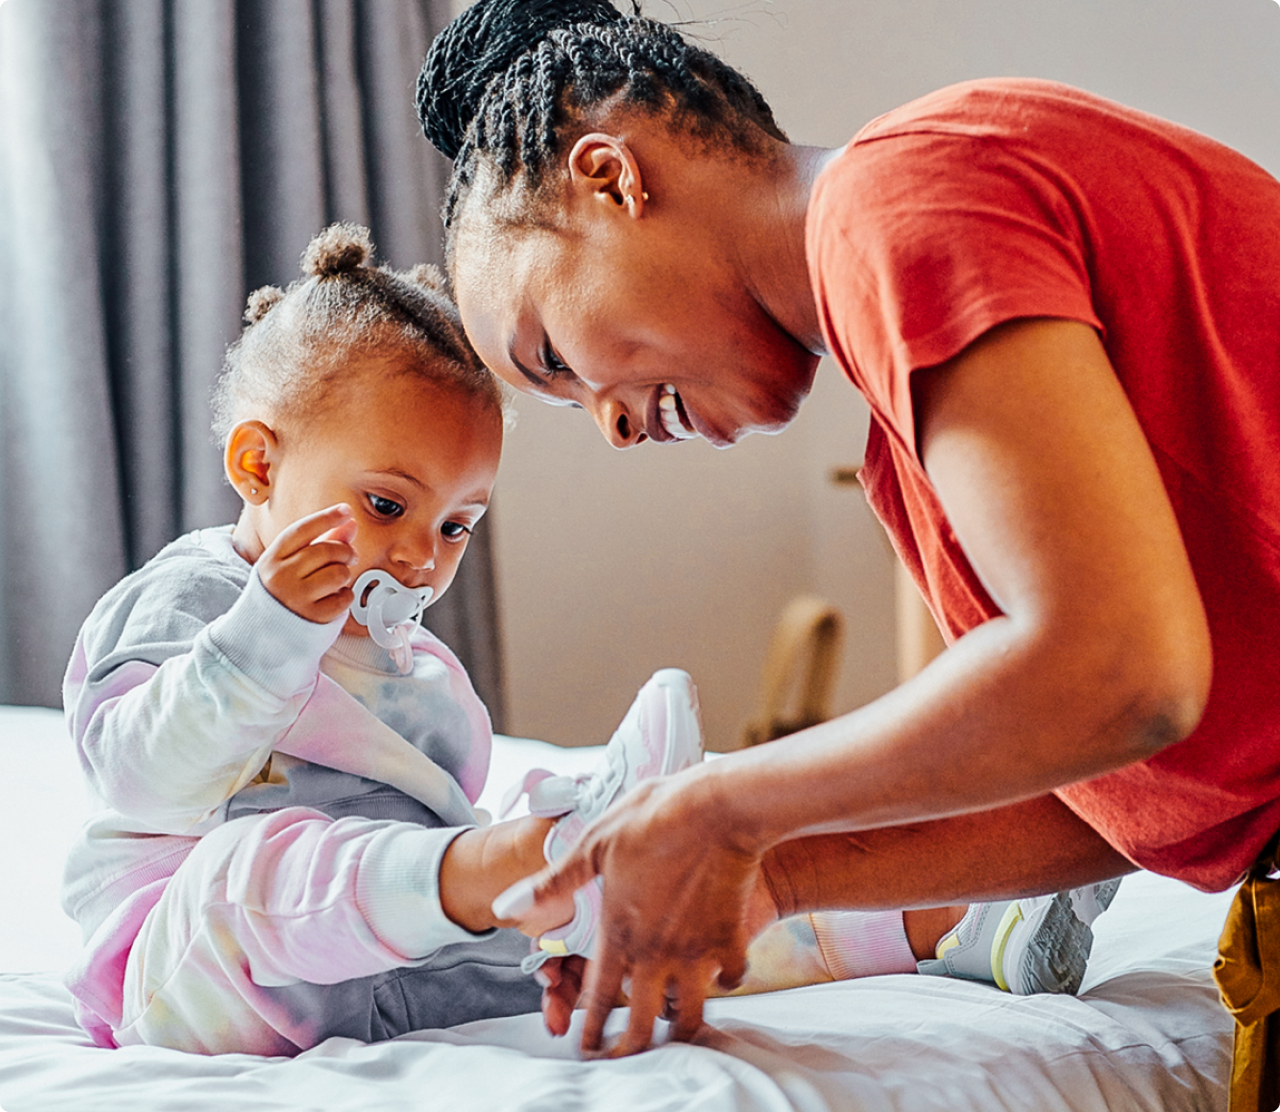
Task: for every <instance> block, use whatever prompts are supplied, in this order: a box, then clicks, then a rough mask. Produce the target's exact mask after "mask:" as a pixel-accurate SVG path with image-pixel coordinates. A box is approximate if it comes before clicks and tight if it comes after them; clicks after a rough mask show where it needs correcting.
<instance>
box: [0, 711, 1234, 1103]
mask: <svg viewBox="0 0 1280 1112" xmlns="http://www.w3.org/2000/svg"><path fill="white" fill-rule="evenodd" d="M594 759H595V755H594V753H593V752H591V751H582V750H577V751H575V750H558V749H553V748H552V747H550V746H545V745H542V744H541V743H539V742H531V741H523V740H513V739H501V740H500V742H499V745H498V750H497V753H496V755H495V767H494V772H493V775H492V776H491V778H490V784H491V788H492V789H493V791H491V792H489V793H487V794H486V800H485V801H486V802H490V801H492V798H493V792H494V791H496V792H498V793H499V794H500V792H501V789H502V788H503V787H505V785H506V784H507V783H509V782H510V781H511V780H513V779H514V778H515V776H516V775H517V774H518V773H520V772H522V771H523V770H524V769H525V768H527V767H530V766H532V765H537V764H541V765H545V766H548V767H555V768H558V769H563V770H565V771H576V770H578V769H581V768H583V767H589V766H590V764H591V763H592V762H593V761H594ZM0 770H2V772H3V774H2V775H0V846H2V847H3V849H2V850H0V862H3V866H2V870H3V871H2V873H0V916H2V918H0V969H3V970H10V971H12V972H6V973H4V974H0V1107H2V1108H3V1109H5V1110H7V1112H187V1110H193V1112H194V1110H201V1112H204V1110H208V1109H221V1108H227V1109H235V1110H237V1112H269V1110H271V1112H274V1110H282V1112H283V1110H286V1109H287V1110H290V1112H301V1110H310V1109H316V1110H321V1109H323V1110H326V1112H335V1110H342V1112H346V1110H350V1112H398V1110H400V1109H404V1110H408V1109H415V1110H428V1109H450V1110H453V1109H457V1110H466V1112H472V1110H474V1112H487V1110H490V1109H492V1110H494V1112H499V1110H501V1112H533V1110H544V1109H545V1110H547V1112H553V1110H554V1112H560V1110H563V1109H574V1110H580V1112H615V1110H621V1109H626V1110H632V1109H634V1110H644V1112H685V1110H705V1112H755V1110H760V1112H766V1110H767V1112H773V1110H778V1112H782V1110H797V1112H810V1110H814V1112H817V1110H832V1112H834V1110H859V1112H861V1110H866V1112H926V1110H929V1112H933V1110H937V1112H944V1110H945V1112H966V1110H970V1109H972V1110H974V1112H979V1110H981V1112H995V1110H1002V1109H1008V1110H1036V1112H1041V1110H1043V1112H1101V1110H1103V1109H1107V1110H1111V1112H1114V1110H1118V1109H1124V1110H1147V1109H1150V1110H1152V1112H1155V1110H1161V1112H1180V1110H1188V1112H1190V1110H1196V1112H1210V1110H1216V1109H1225V1107H1226V1099H1225V1093H1224V1084H1225V1078H1226V1076H1227V1072H1228V1067H1229V1056H1230V1024H1229V1022H1228V1020H1227V1017H1226V1015H1225V1013H1224V1012H1223V1011H1222V1009H1221V1006H1220V1005H1219V1004H1218V1002H1217V994H1216V991H1215V989H1214V987H1213V981H1212V978H1211V976H1210V974H1209V968H1210V964H1211V961H1212V955H1213V951H1214V946H1215V944H1216V939H1217V935H1218V931H1219V929H1220V926H1221V922H1222V918H1223V916H1224V915H1225V910H1226V904H1227V901H1228V898H1229V897H1228V896H1227V895H1225V894H1223V895H1217V896H1204V895H1200V894H1198V893H1195V892H1193V891H1191V890H1190V889H1187V888H1185V887H1183V886H1181V885H1178V884H1176V883H1174V882H1171V881H1168V880H1164V879H1161V878H1158V877H1154V876H1151V875H1149V874H1138V875H1137V876H1134V877H1130V878H1128V879H1127V880H1126V881H1125V883H1124V885H1123V886H1122V887H1121V890H1120V894H1119V896H1118V897H1117V899H1116V902H1115V904H1114V905H1113V906H1112V908H1111V910H1110V911H1108V912H1107V914H1106V915H1104V916H1103V917H1102V918H1101V919H1100V920H1099V921H1098V924H1097V932H1096V933H1097V942H1096V945H1095V949H1094V959H1093V962H1092V963H1091V967H1090V971H1089V975H1088V977H1087V979H1086V982H1085V986H1084V991H1083V992H1082V993H1081V995H1080V997H1078V998H1071V997H1012V996H1008V995H1006V994H1003V993H1000V992H997V991H995V990H994V989H990V988H986V987H983V986H979V985H974V984H968V983H964V982H959V981H950V980H943V979H941V978H933V977H928V978H926V977H910V976H898V977H881V978H871V979H867V980H863V981H855V982H846V983H843V984H835V985H821V986H813V987H810V988H803V989H793V990H790V991H788V992H782V993H775V994H772V995H768V996H760V997H748V998H741V999H735V1000H725V1001H713V1002H711V1003H710V1004H709V1006H708V1009H707V1018H708V1021H709V1026H708V1027H707V1028H706V1029H705V1030H704V1032H703V1034H702V1035H701V1036H700V1038H699V1039H698V1041H697V1043H696V1044H693V1045H687V1046H686V1045H668V1046H663V1047H660V1048H659V1049H657V1050H655V1051H652V1052H650V1053H649V1054H645V1055H641V1056H640V1057H637V1058H632V1059H626V1060H622V1061H593V1062H584V1061H580V1060H579V1059H578V1057H577V1055H576V1053H575V1045H576V1044H575V1041H574V1038H573V1036H570V1038H569V1039H566V1040H553V1039H551V1038H550V1037H549V1036H547V1035H546V1034H545V1033H544V1032H543V1030H542V1027H541V1023H540V1021H539V1019H538V1017H536V1016H521V1017H515V1018H509V1019H502V1020H493V1021H485V1022H481V1023H472V1024H468V1025H465V1026H463V1027H457V1028H453V1029H451V1030H448V1031H428V1032H418V1033H415V1034H413V1035H409V1036H404V1037H402V1038H399V1039H396V1040H393V1041H391V1042H388V1043H381V1044H377V1045H373V1046H365V1045H363V1044H359V1043H355V1042H352V1041H350V1040H343V1039H331V1040H329V1041H328V1042H326V1043H324V1044H323V1045H322V1046H320V1047H317V1048H316V1049H315V1050H313V1051H310V1052H308V1053H306V1054H303V1055H301V1056H299V1057H298V1058H295V1059H292V1060H289V1059H261V1058H253V1057H250V1056H247V1055H224V1056H221V1057H217V1058H205V1057H200V1056H196V1055H187V1054H181V1053H177V1052H174V1051H166V1050H158V1049H153V1048H146V1047H131V1048H127V1049H124V1050H100V1049H96V1048H93V1047H90V1046H88V1045H87V1043H86V1040H85V1039H84V1037H83V1035H82V1034H81V1033H80V1032H79V1030H78V1029H77V1028H76V1027H75V1024H74V1021H73V1020H72V1016H71V1006H70V1000H69V997H68V996H67V993H66V991H65V990H64V989H63V988H62V986H61V984H60V983H59V981H58V978H57V975H56V973H54V972H49V971H48V970H52V969H55V968H57V967H59V966H60V965H61V964H62V963H63V962H64V961H65V960H66V957H67V955H68V954H70V953H72V952H74V948H75V944H76V936H75V931H74V929H70V928H69V924H67V923H66V921H65V920H64V919H63V918H62V916H61V912H60V911H58V909H57V904H56V895H55V894H56V889H57V879H58V872H59V868H60V864H59V862H60V858H61V855H62V852H63V849H64V848H65V845H66V842H67V840H68V839H69V837H70V834H71V831H72V830H73V829H74V827H75V825H76V823H77V821H78V817H79V814H80V811H81V799H82V795H81V790H80V788H79V784H78V779H77V778H76V773H75V769H74V763H73V758H72V756H71V752H70V747H69V743H67V742H66V740H65V738H64V737H63V736H62V730H61V720H60V717H59V716H57V715H55V714H53V713H52V712H44V711H26V710H23V711H17V710H14V709H12V708H8V709H5V708H0ZM38 969H43V970H46V971H44V972H31V970H38ZM624 1018H625V1013H623V1014H620V1015H619V1016H617V1017H615V1022H616V1023H618V1024H619V1025H620V1024H621V1023H622V1022H623V1020H624Z"/></svg>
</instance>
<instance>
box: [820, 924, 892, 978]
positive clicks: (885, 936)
mask: <svg viewBox="0 0 1280 1112" xmlns="http://www.w3.org/2000/svg"><path fill="white" fill-rule="evenodd" d="M809 918H810V920H811V921H812V923H813V933H814V934H815V935H816V936H817V938H818V948H819V950H821V951H822V960H823V961H825V962H826V963H827V969H828V970H830V972H831V975H832V977H834V978H835V979H836V980H837V981H846V980H849V979H850V978H853V977H874V976H877V975H879V974H882V973H914V972H915V971H916V956H915V954H913V953H912V952H911V945H910V944H909V943H908V942H907V929H906V926H905V924H904V923H903V921H902V912H901V911H814V912H812V913H811V914H810V916H809Z"/></svg>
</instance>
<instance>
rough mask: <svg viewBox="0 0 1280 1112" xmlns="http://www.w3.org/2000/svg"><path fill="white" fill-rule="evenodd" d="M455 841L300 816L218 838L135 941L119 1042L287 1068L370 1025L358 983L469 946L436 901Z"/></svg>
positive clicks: (193, 859)
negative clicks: (248, 1058)
mask: <svg viewBox="0 0 1280 1112" xmlns="http://www.w3.org/2000/svg"><path fill="white" fill-rule="evenodd" d="M483 833H485V832H483V831H465V832H463V834H462V835H461V836H467V835H472V836H477V835H480V834H483ZM536 833H537V832H536V831H531V833H530V840H531V841H536ZM459 837H460V835H459V832H458V831H457V830H456V829H445V830H431V829H426V828H423V827H419V826H416V825H414V824H410V823H397V822H384V821H375V820H371V819H363V818H344V819H338V820H333V819H330V818H328V817H327V816H325V815H323V814H320V813H319V812H316V811H311V810H308V809H306V808H288V809H286V810H283V811H277V812H274V813H271V814H264V815H255V816H250V817H246V818H241V819H237V820H235V821H233V822H230V823H227V824H226V825H224V826H222V827H219V828H218V829H217V830H214V831H213V832H211V833H210V834H208V835H207V836H205V837H204V838H202V839H201V840H200V842H199V843H197V845H196V846H195V848H194V849H193V850H192V852H191V855H190V856H189V857H188V858H187V860H186V861H184V862H183V864H182V865H181V866H180V867H179V869H178V870H177V872H176V873H175V874H174V876H173V878H172V879H171V880H170V882H169V885H168V888H167V889H166V891H165V893H164V895H163V896H162V897H161V898H160V900H159V902H158V903H157V904H156V906H155V907H154V908H153V909H152V911H151V913H150V914H149V915H148V917H147V919H146V920H145V922H144V924H143V928H142V930H141V931H140V932H139V934H138V937H137V939H136V941H135V943H134V945H133V948H132V949H131V951H130V955H129V959H128V963H127V965H126V971H125V982H124V1006H123V1016H122V1022H121V1027H120V1029H119V1030H118V1031H117V1032H116V1038H117V1041H118V1042H119V1043H121V1044H122V1045H124V1044H131V1043H146V1044H151V1045H162V1046H170V1047H175V1048H178V1049H184V1050H190V1051H196V1052H201V1053H207V1054H212V1053H224V1052H230V1051H245V1052H249V1053H256V1054H285V1055H292V1054H296V1053H297V1052H298V1051H299V1050H301V1049H305V1048H307V1047H310V1046H313V1045H315V1044H316V1043H317V1042H318V1041H321V1040H322V1039H324V1038H327V1037H329V1035H331V1034H337V1033H351V1034H355V1029H353V1028H352V1026H351V1025H352V1024H353V1023H354V1024H356V1029H358V1028H359V1026H360V1024H367V1023H368V1019H367V1017H363V1018H362V1017H361V1016H360V1015H359V1014H358V1013H359V1012H360V1009H362V1008H367V1006H368V1005H367V1000H368V997H369V994H370V992H371V989H370V988H369V987H368V985H367V984H362V983H361V979H365V978H373V977H376V976H377V975H379V974H383V973H385V972H387V971H388V970H393V969H397V968H400V967H405V966H416V965H421V964H422V963H423V962H424V961H426V960H427V958H428V956H429V955H432V954H434V953H435V952H436V951H438V950H439V949H440V948H441V947H443V946H448V945H450V944H452V943H456V942H467V941H475V940H476V934H475V933H473V932H472V931H469V930H467V929H465V928H464V927H462V926H459V925H458V924H457V923H455V922H453V921H451V920H450V919H449V917H448V916H447V915H446V914H445V912H444V910H443V909H442V907H441V901H440V892H439V885H440V864H441V859H442V858H443V857H444V855H445V852H446V850H447V849H448V848H449V846H450V845H452V844H453V843H454V842H455V841H456V840H457V839H458V838H459ZM497 883H498V882H496V881H495V884H497ZM495 890H500V889H495ZM485 925H486V926H488V925H490V924H485ZM353 1011H354V1013H355V1014H354V1018H353ZM356 1037H363V1036H361V1035H356ZM375 1037H376V1035H375Z"/></svg>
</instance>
